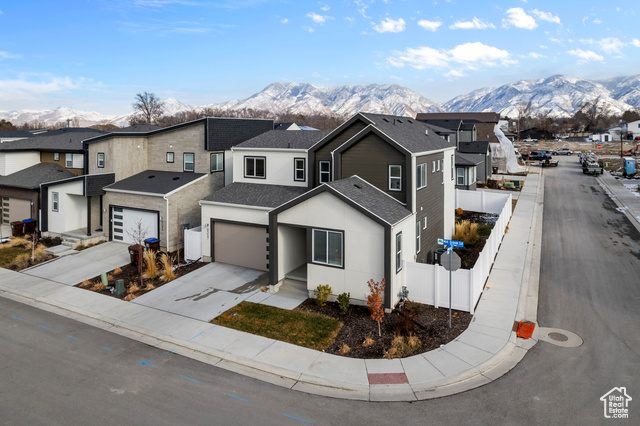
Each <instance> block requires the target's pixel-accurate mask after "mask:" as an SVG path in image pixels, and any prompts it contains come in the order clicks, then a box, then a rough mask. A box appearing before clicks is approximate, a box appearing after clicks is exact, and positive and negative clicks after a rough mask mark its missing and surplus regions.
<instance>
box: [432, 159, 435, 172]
mask: <svg viewBox="0 0 640 426" xmlns="http://www.w3.org/2000/svg"><path fill="white" fill-rule="evenodd" d="M435 171H436V160H433V161H432V162H431V173H435Z"/></svg>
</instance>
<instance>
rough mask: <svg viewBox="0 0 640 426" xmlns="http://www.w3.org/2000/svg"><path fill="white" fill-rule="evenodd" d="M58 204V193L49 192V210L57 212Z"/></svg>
mask: <svg viewBox="0 0 640 426" xmlns="http://www.w3.org/2000/svg"><path fill="white" fill-rule="evenodd" d="M59 204H60V203H59V199H58V193H57V192H52V193H51V211H54V212H57V211H58V207H59Z"/></svg>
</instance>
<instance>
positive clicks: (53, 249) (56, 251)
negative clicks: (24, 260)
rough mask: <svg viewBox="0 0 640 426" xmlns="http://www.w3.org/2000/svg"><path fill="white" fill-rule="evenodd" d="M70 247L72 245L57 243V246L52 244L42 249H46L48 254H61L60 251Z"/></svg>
mask: <svg viewBox="0 0 640 426" xmlns="http://www.w3.org/2000/svg"><path fill="white" fill-rule="evenodd" d="M71 249H72V247H69V246H67V245H59V246H53V247H49V248H46V249H44V251H46V252H47V253H49V254H53V255H54V256H61V255H62V253H65V252H68V251H70V250H71Z"/></svg>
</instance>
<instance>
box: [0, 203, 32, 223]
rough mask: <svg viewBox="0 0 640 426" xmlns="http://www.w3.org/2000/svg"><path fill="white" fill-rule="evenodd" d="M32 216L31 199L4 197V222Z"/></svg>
mask: <svg viewBox="0 0 640 426" xmlns="http://www.w3.org/2000/svg"><path fill="white" fill-rule="evenodd" d="M24 219H33V218H32V217H31V201H29V200H23V199H22V198H14V197H2V222H3V223H10V222H16V221H19V220H24Z"/></svg>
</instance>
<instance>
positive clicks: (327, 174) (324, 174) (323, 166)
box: [319, 161, 331, 183]
mask: <svg viewBox="0 0 640 426" xmlns="http://www.w3.org/2000/svg"><path fill="white" fill-rule="evenodd" d="M319 166H320V174H319V176H320V183H326V182H331V162H330V161H320V163H319Z"/></svg>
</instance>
